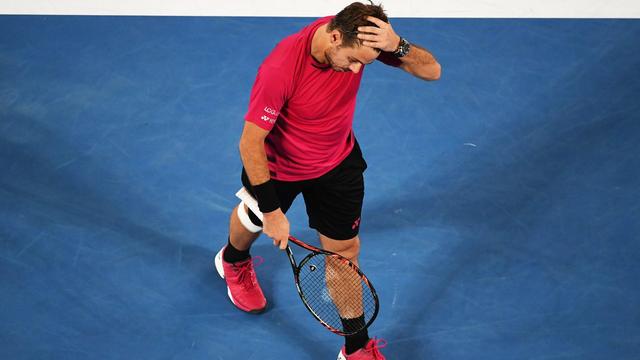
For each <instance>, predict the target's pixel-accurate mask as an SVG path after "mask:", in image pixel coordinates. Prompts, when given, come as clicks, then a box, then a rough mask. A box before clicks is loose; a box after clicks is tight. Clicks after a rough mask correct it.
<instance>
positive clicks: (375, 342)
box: [365, 338, 387, 360]
mask: <svg viewBox="0 0 640 360" xmlns="http://www.w3.org/2000/svg"><path fill="white" fill-rule="evenodd" d="M385 346H387V341H386V340H384V339H377V338H374V339H372V341H370V342H369V344H367V347H366V348H365V350H366V351H368V352H370V353H371V355H373V358H374V359H380V360H382V359H384V355H382V353H381V352H380V350H379V349H382V348H383V347H385Z"/></svg>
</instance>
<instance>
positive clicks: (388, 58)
mask: <svg viewBox="0 0 640 360" xmlns="http://www.w3.org/2000/svg"><path fill="white" fill-rule="evenodd" d="M378 60H379V61H380V62H382V63H384V64H387V65H389V66H393V67H399V66H400V64H402V60H400V59H398V58H397V57H395V56H393V54H391V53H389V52H386V51H383V52H381V53H380V55H378Z"/></svg>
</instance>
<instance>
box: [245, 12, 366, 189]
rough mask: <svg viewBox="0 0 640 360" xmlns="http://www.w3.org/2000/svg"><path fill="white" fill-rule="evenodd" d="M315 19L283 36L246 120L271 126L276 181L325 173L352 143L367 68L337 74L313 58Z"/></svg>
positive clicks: (264, 70) (269, 139)
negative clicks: (294, 31) (364, 73)
mask: <svg viewBox="0 0 640 360" xmlns="http://www.w3.org/2000/svg"><path fill="white" fill-rule="evenodd" d="M332 18H333V16H328V17H324V18H321V19H318V20H316V21H315V22H313V23H312V24H310V25H308V26H307V27H305V28H303V29H302V30H301V31H300V32H298V33H295V34H293V35H290V36H288V37H286V38H285V39H283V40H282V41H281V42H280V43H278V45H276V47H275V48H274V49H273V50H272V52H271V54H269V56H267V58H266V59H265V60H264V62H263V63H262V65H261V66H260V68H259V69H258V75H257V76H256V80H255V83H254V85H253V89H252V91H251V99H250V101H249V110H248V111H247V114H246V115H245V120H246V121H250V122H252V123H254V124H256V125H258V126H259V127H261V128H263V129H265V130H269V131H270V133H269V135H268V136H267V139H266V141H265V149H266V153H267V159H268V161H269V170H270V172H271V177H272V178H273V179H277V180H282V181H299V180H307V179H314V178H317V177H320V176H322V175H323V174H325V173H327V172H328V171H330V170H331V169H333V168H334V167H336V166H337V165H338V164H339V163H340V162H341V161H342V160H344V159H345V158H346V157H347V155H349V152H351V149H353V145H354V141H355V140H354V137H353V129H352V124H353V113H354V110H355V106H356V94H357V92H358V88H359V87H360V79H361V78H362V73H363V71H364V68H365V66H362V68H361V70H360V72H359V73H357V74H354V73H352V72H337V71H334V70H332V69H331V68H330V67H328V66H327V65H322V64H319V63H318V62H317V61H315V59H314V58H313V57H312V56H311V40H312V38H313V35H314V34H315V32H316V30H317V29H318V28H319V27H320V26H322V25H324V24H326V23H328V22H329V21H331V19H332Z"/></svg>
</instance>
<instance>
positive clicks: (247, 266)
mask: <svg viewBox="0 0 640 360" xmlns="http://www.w3.org/2000/svg"><path fill="white" fill-rule="evenodd" d="M263 262H264V259H263V258H262V257H261V256H256V257H254V258H252V259H249V260H246V261H243V262H241V263H236V264H233V269H234V270H235V271H236V274H237V275H238V281H239V282H240V283H241V284H242V286H243V287H244V288H245V289H247V290H249V289H252V288H253V287H255V286H256V285H257V284H258V279H257V278H256V272H255V271H253V268H254V266H255V267H258V266H260V265H262V263H263Z"/></svg>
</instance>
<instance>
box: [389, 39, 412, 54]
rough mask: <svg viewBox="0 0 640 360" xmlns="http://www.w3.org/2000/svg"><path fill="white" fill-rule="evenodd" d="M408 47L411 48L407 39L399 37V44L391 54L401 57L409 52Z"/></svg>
mask: <svg viewBox="0 0 640 360" xmlns="http://www.w3.org/2000/svg"><path fill="white" fill-rule="evenodd" d="M409 49H411V43H410V42H408V41H407V39H405V38H403V37H401V38H400V44H399V45H398V48H397V49H396V51H394V52H392V54H393V56H395V57H398V58H401V57H403V56H405V55H407V54H408V53H409Z"/></svg>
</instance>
